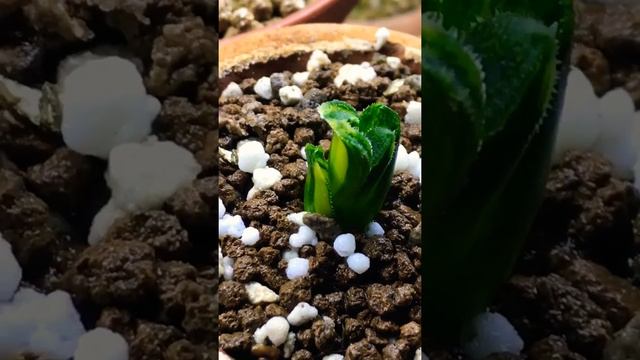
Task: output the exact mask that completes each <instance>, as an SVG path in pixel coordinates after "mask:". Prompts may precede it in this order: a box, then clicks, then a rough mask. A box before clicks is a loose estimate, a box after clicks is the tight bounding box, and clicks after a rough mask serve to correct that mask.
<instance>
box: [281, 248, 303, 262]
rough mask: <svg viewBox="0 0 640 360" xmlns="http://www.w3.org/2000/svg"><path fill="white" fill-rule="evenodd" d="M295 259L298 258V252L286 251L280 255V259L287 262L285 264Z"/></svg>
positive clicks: (293, 250)
mask: <svg viewBox="0 0 640 360" xmlns="http://www.w3.org/2000/svg"><path fill="white" fill-rule="evenodd" d="M297 257H300V256H299V255H298V250H295V249H291V250H287V251H285V252H283V253H282V258H283V259H284V261H287V262H288V261H289V260H291V259H295V258H297Z"/></svg>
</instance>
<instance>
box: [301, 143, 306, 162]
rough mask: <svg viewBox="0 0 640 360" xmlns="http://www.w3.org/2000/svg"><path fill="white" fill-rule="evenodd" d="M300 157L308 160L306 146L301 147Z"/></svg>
mask: <svg viewBox="0 0 640 360" xmlns="http://www.w3.org/2000/svg"><path fill="white" fill-rule="evenodd" d="M300 157H301V158H303V159H304V160H305V161H306V160H307V152H306V151H305V150H304V146H301V147H300Z"/></svg>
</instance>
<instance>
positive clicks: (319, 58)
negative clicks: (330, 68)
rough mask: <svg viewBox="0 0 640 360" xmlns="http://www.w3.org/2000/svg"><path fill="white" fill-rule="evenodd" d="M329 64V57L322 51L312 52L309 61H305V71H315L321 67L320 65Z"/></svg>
mask: <svg viewBox="0 0 640 360" xmlns="http://www.w3.org/2000/svg"><path fill="white" fill-rule="evenodd" d="M329 64H331V60H330V59H329V56H328V55H327V54H326V53H325V52H324V51H322V50H313V52H312V53H311V56H310V57H309V61H307V71H313V70H317V69H319V68H321V67H322V65H329Z"/></svg>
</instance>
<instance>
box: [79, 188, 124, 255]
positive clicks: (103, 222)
mask: <svg viewBox="0 0 640 360" xmlns="http://www.w3.org/2000/svg"><path fill="white" fill-rule="evenodd" d="M125 215H127V212H126V211H124V210H122V209H120V208H119V207H118V206H117V205H116V203H115V201H113V199H110V200H109V202H107V203H106V204H105V205H104V206H103V207H102V209H100V211H98V213H97V214H96V215H95V216H94V217H93V221H92V222H91V228H90V229H89V237H88V240H87V241H88V243H89V245H95V244H97V243H99V242H100V241H101V240H102V239H104V237H105V235H107V232H108V231H109V228H110V227H111V225H113V223H114V222H115V221H116V220H118V219H120V218H121V217H124V216H125Z"/></svg>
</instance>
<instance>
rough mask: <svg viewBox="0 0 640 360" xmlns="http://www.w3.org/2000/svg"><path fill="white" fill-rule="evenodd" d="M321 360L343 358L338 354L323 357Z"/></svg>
mask: <svg viewBox="0 0 640 360" xmlns="http://www.w3.org/2000/svg"><path fill="white" fill-rule="evenodd" d="M322 360H344V356H342V355H340V354H330V355H327V356H323V357H322Z"/></svg>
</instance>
